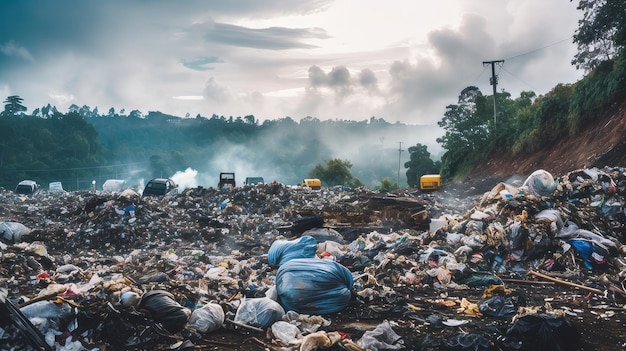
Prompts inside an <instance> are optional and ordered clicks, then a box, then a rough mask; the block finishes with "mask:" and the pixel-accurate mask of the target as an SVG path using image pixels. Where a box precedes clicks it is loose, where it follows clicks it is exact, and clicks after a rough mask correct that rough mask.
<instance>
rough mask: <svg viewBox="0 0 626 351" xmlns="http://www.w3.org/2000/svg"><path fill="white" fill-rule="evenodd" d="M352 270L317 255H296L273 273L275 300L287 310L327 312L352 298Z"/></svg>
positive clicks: (339, 307) (342, 306)
mask: <svg viewBox="0 0 626 351" xmlns="http://www.w3.org/2000/svg"><path fill="white" fill-rule="evenodd" d="M352 285H353V279H352V273H351V272H350V271H349V270H348V269H347V268H346V267H344V266H342V265H341V264H339V263H337V262H335V261H332V260H324V259H319V258H297V259H292V260H290V261H288V262H286V263H285V264H283V265H281V266H280V268H279V269H278V272H277V273H276V291H277V293H278V301H279V302H280V304H281V305H282V306H283V307H284V308H285V310H287V311H296V312H298V313H303V314H316V315H319V314H331V313H336V312H339V311H341V310H343V309H344V308H345V307H346V306H347V305H348V303H349V302H350V298H351V297H352Z"/></svg>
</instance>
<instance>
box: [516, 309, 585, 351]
mask: <svg viewBox="0 0 626 351" xmlns="http://www.w3.org/2000/svg"><path fill="white" fill-rule="evenodd" d="M579 343H580V334H579V332H578V330H577V329H576V327H575V326H574V325H573V324H572V323H571V322H570V321H569V320H568V319H567V318H565V317H561V316H551V315H547V314H529V315H526V316H523V317H520V318H518V319H516V320H515V323H514V324H513V325H512V326H511V327H510V328H509V329H508V330H507V331H506V340H505V344H507V345H510V346H511V347H512V348H514V349H515V350H536V351H566V350H578V349H579Z"/></svg>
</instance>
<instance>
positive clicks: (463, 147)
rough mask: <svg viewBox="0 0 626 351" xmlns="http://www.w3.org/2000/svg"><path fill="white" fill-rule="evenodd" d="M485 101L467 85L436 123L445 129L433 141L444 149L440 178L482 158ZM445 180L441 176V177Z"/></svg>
mask: <svg viewBox="0 0 626 351" xmlns="http://www.w3.org/2000/svg"><path fill="white" fill-rule="evenodd" d="M486 106H487V105H486V99H485V97H484V96H483V94H482V93H481V92H480V90H479V89H478V88H476V87H473V86H470V87H467V88H465V89H463V91H462V92H461V94H460V95H459V99H458V104H457V105H448V106H447V107H446V112H445V113H444V117H443V119H442V120H441V121H439V122H438V123H437V124H438V125H439V126H440V127H442V128H443V129H444V130H445V133H444V135H443V136H442V137H440V138H437V142H438V143H440V144H441V145H442V147H443V148H444V149H445V150H446V152H445V153H444V155H443V156H442V158H441V163H442V165H441V166H442V170H441V172H442V176H443V175H444V174H445V175H453V174H455V173H457V171H458V170H459V169H461V168H463V167H467V166H468V165H471V164H473V163H474V162H476V161H477V160H480V159H481V158H482V157H484V156H485V154H486V152H487V150H488V147H489V121H490V117H489V116H488V113H487V110H486ZM444 178H445V176H444Z"/></svg>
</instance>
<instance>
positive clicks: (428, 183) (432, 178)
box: [420, 174, 441, 190]
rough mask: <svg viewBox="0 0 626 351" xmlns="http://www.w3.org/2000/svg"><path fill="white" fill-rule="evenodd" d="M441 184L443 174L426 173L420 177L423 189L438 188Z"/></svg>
mask: <svg viewBox="0 0 626 351" xmlns="http://www.w3.org/2000/svg"><path fill="white" fill-rule="evenodd" d="M440 186H441V176H440V175H439V174H424V175H423V176H422V177H421V178H420V189H421V190H437V189H439V187H440Z"/></svg>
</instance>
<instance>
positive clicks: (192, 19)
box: [0, 0, 584, 124]
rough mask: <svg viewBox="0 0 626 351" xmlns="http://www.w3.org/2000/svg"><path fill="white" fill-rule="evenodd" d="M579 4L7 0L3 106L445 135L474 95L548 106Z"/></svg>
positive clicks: (563, 75)
mask: <svg viewBox="0 0 626 351" xmlns="http://www.w3.org/2000/svg"><path fill="white" fill-rule="evenodd" d="M577 3H578V2H577V1H570V0H523V1H522V0H440V1H420V0H385V1H381V0H379V1H374V0H336V1H333V0H263V1H258V0H229V1H212V0H186V1H165V0H150V1H147V0H106V1H101V0H63V1H61V0H59V1H51V0H38V1H34V0H20V1H10V0H0V97H2V98H3V101H4V100H5V98H6V97H8V96H10V95H18V96H20V97H21V98H22V99H23V105H24V106H26V107H27V108H28V110H27V112H32V111H33V110H34V109H35V108H40V107H42V106H45V105H47V104H50V105H52V106H56V107H57V109H58V110H59V111H61V112H67V111H68V108H69V106H70V105H72V104H75V105H77V106H84V105H86V106H89V107H90V109H92V110H93V109H94V108H95V107H97V108H98V111H99V113H100V114H106V113H107V112H108V111H109V109H110V108H114V109H115V111H116V112H118V113H119V112H121V110H122V109H124V110H125V113H126V114H128V113H130V111H132V110H139V111H140V112H141V113H142V114H144V115H146V114H147V113H148V112H150V111H160V112H162V113H166V114H171V115H174V116H179V117H185V116H186V115H187V114H188V115H189V116H190V117H195V116H197V115H198V114H200V115H201V116H204V117H211V116H212V115H213V114H215V115H218V116H225V117H229V116H233V117H237V116H242V117H243V116H247V115H254V116H255V117H256V119H257V120H258V121H259V122H261V121H264V120H276V119H280V118H284V117H287V116H289V117H291V118H293V119H294V120H296V121H299V120H300V119H302V118H304V117H308V116H309V117H315V118H318V119H320V120H328V119H331V120H353V121H362V120H366V119H369V118H370V117H372V116H375V117H377V118H383V119H385V120H386V121H388V122H401V123H405V124H435V123H436V122H437V121H439V120H440V119H441V118H442V117H443V113H444V112H445V107H446V106H447V105H450V104H455V103H457V98H458V95H459V93H460V92H461V91H462V90H463V89H464V88H466V87H468V86H476V87H478V88H479V89H480V90H481V91H482V92H483V94H485V95H492V94H493V90H492V89H493V87H492V86H491V85H490V83H489V82H490V78H491V65H489V64H484V63H483V62H485V61H496V60H504V62H503V63H499V64H496V65H495V66H494V68H495V71H496V74H497V75H498V85H497V89H498V91H502V90H504V91H507V92H509V93H511V95H512V97H513V98H515V97H518V96H519V94H520V92H522V91H529V90H532V91H534V92H535V93H537V94H538V95H542V94H545V93H547V92H549V91H550V90H551V89H552V88H553V87H554V86H555V85H557V84H559V83H574V82H576V81H578V80H579V79H581V78H582V77H583V75H584V72H582V71H577V70H576V69H575V68H574V67H573V66H572V65H571V64H570V62H571V60H572V58H573V57H574V55H575V53H576V46H575V44H573V43H572V36H573V35H574V33H575V31H576V29H577V27H578V20H579V19H580V17H581V15H582V12H581V11H579V10H576V5H577Z"/></svg>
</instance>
